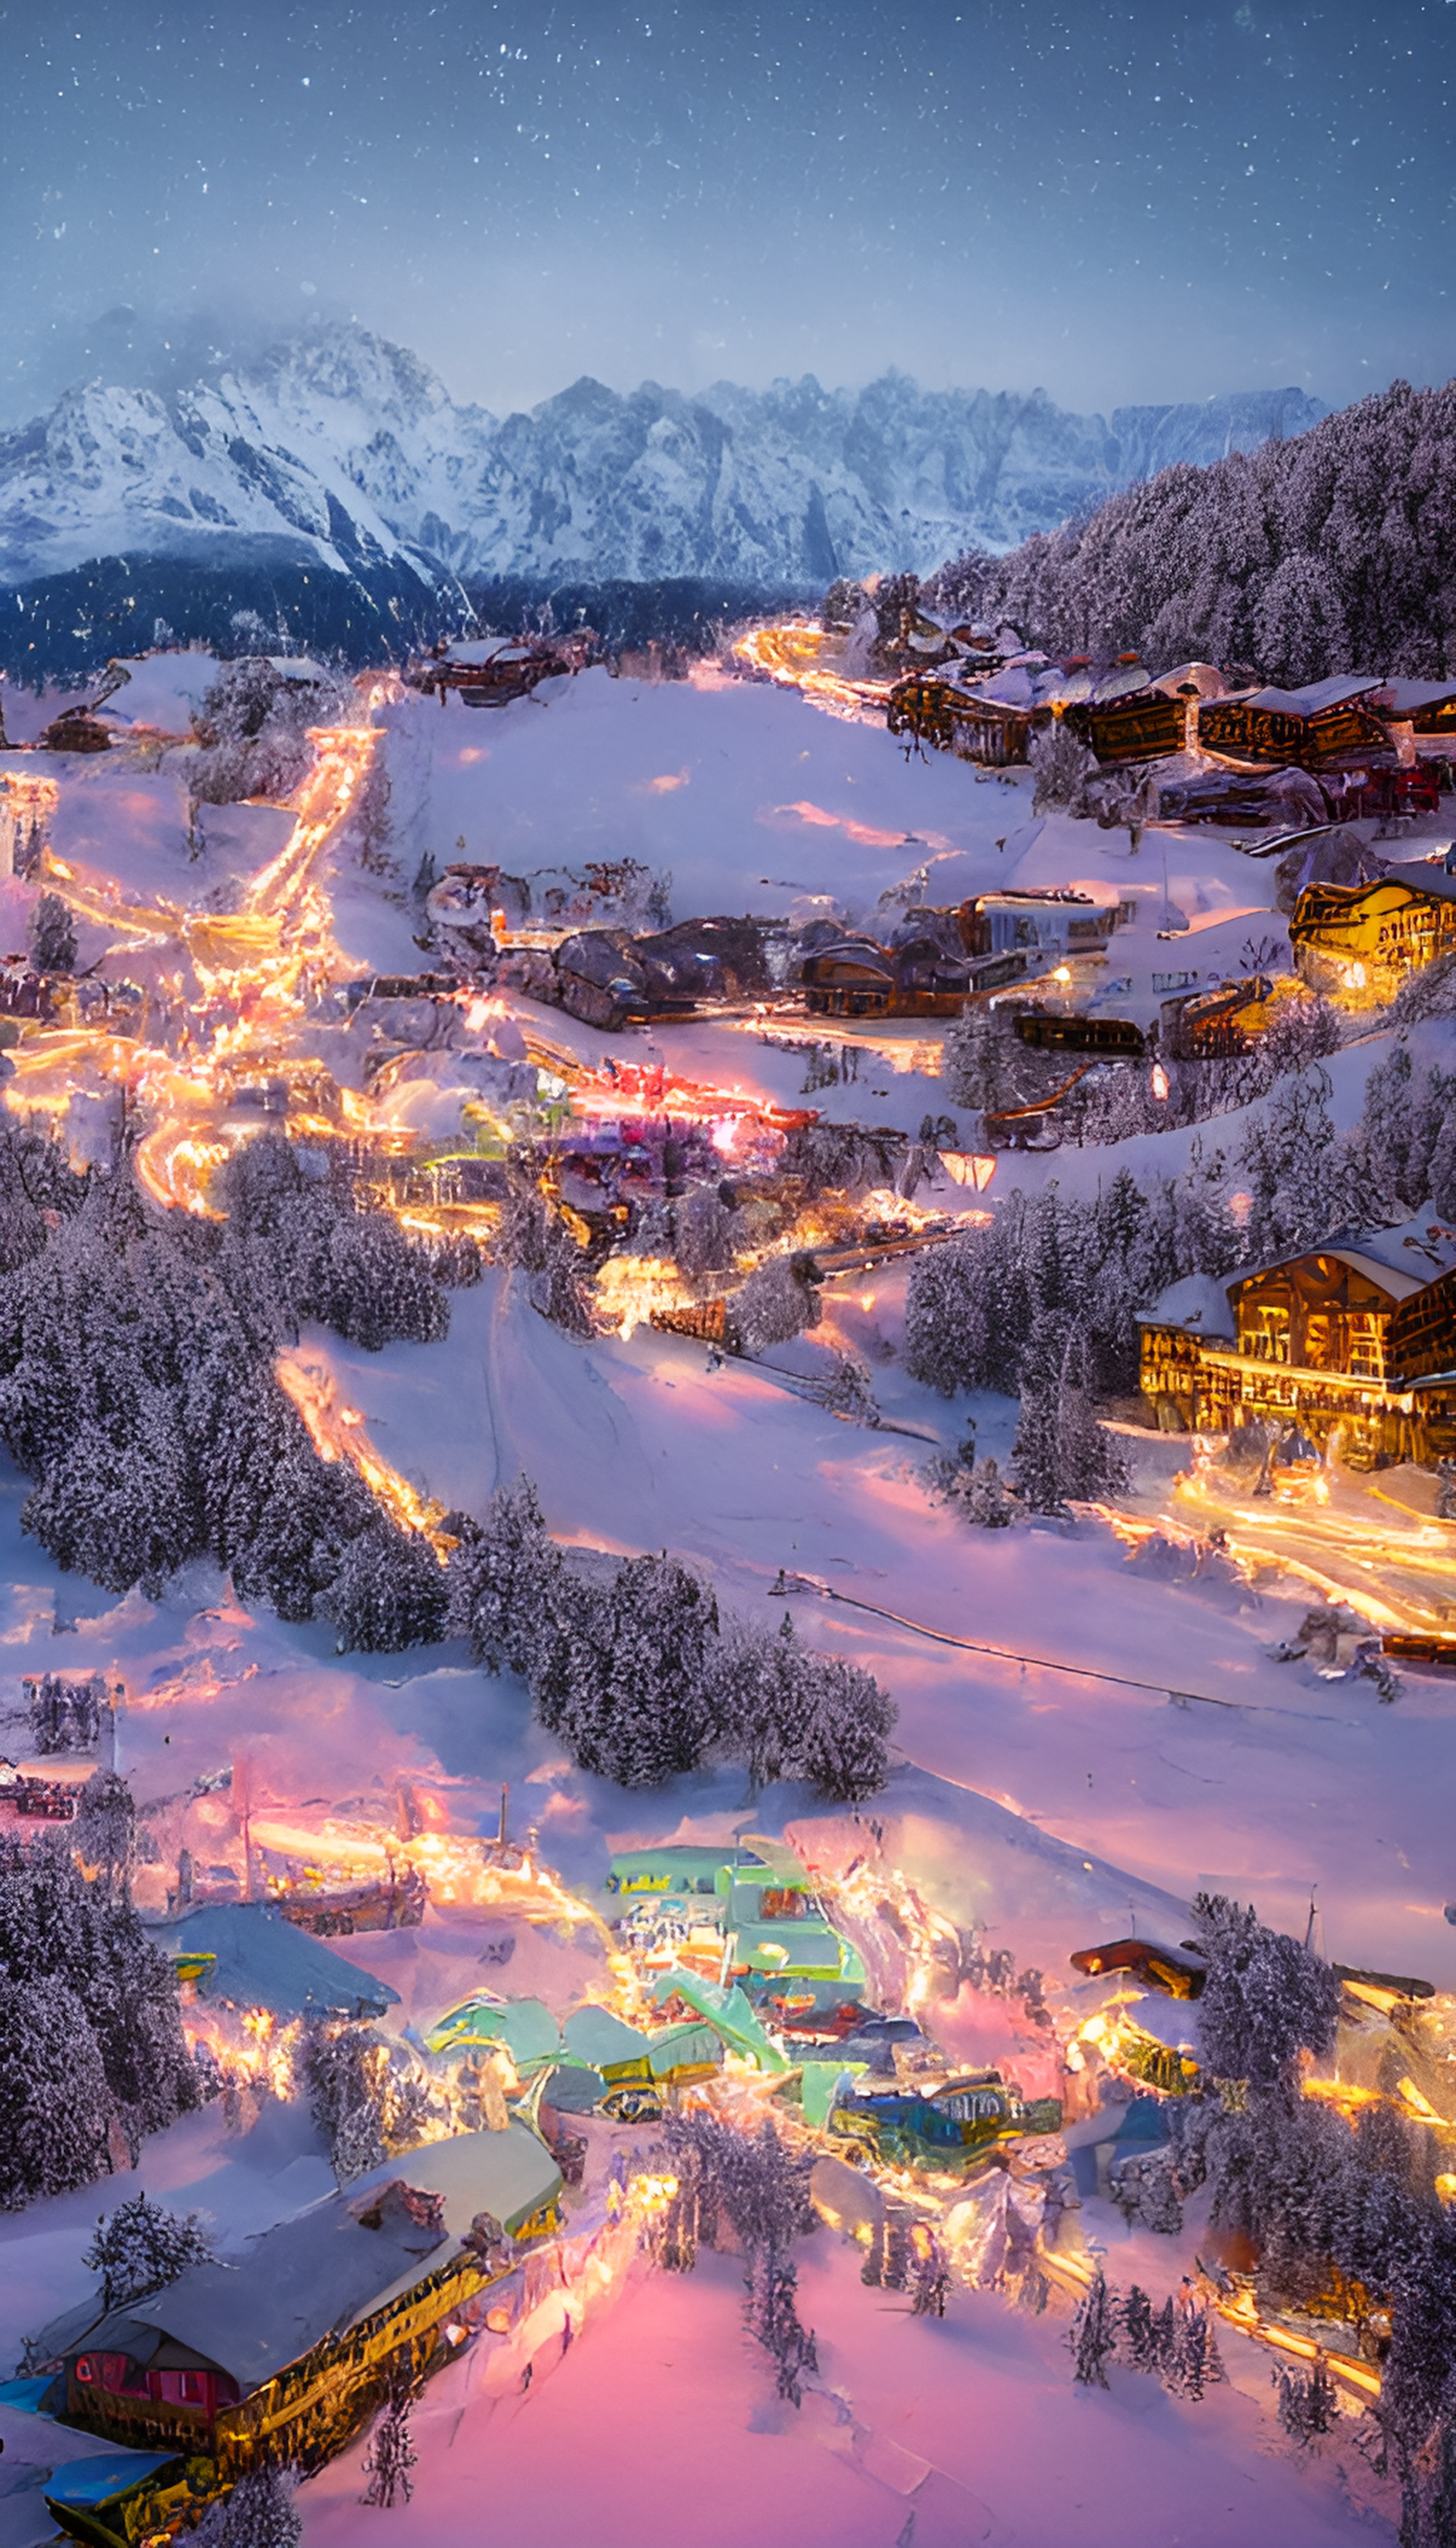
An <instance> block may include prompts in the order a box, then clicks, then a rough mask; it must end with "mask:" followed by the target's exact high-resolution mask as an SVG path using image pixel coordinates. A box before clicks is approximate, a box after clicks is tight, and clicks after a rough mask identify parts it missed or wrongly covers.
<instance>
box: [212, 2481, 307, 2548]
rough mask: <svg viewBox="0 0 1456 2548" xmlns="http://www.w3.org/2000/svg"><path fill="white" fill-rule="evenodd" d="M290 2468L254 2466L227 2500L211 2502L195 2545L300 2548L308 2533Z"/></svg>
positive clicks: (226, 2547)
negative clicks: (298, 2507)
mask: <svg viewBox="0 0 1456 2548" xmlns="http://www.w3.org/2000/svg"><path fill="white" fill-rule="evenodd" d="M294 2488H295V2481H294V2478H293V2476H292V2474H291V2472H290V2471H288V2470H287V2469H276V2468H259V2469H250V2470H249V2471H248V2474H247V2476H246V2477H240V2478H239V2479H238V2481H237V2484H236V2485H235V2486H234V2487H233V2489H232V2490H231V2493H230V2494H229V2495H228V2496H227V2498H226V2500H225V2501H223V2502H221V2503H211V2504H209V2506H208V2508H207V2511H206V2512H205V2513H204V2515H203V2517H202V2520H201V2521H200V2522H199V2523H198V2526H197V2528H196V2530H195V2531H193V2532H192V2534H191V2539H192V2548H298V2543H299V2541H300V2540H301V2539H302V2537H303V2535H304V2524H303V2519H302V2516H301V2514H300V2513H299V2511H298V2509H297V2506H296V2505H295V2503H294Z"/></svg>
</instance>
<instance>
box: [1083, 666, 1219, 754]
mask: <svg viewBox="0 0 1456 2548" xmlns="http://www.w3.org/2000/svg"><path fill="white" fill-rule="evenodd" d="M1224 686H1225V685H1224V677H1223V675H1222V673H1220V672H1219V671H1217V670H1216V668H1215V667H1214V666H1213V665H1212V664H1180V665H1178V667H1177V668H1176V670H1175V671H1173V672H1171V673H1162V674H1160V675H1159V676H1158V678H1157V680H1156V681H1154V682H1149V683H1145V685H1144V686H1143V687H1142V688H1140V689H1136V690H1128V691H1126V692H1124V693H1123V694H1122V695H1121V696H1119V697H1117V698H1111V699H1092V700H1088V701H1085V702H1081V703H1074V704H1073V705H1071V706H1069V707H1067V708H1066V709H1065V710H1064V711H1063V722H1064V724H1065V725H1066V726H1067V727H1068V728H1069V729H1070V731H1071V732H1072V733H1073V734H1075V735H1076V736H1077V738H1078V739H1079V741H1081V742H1083V743H1086V744H1088V745H1090V747H1091V749H1092V751H1093V752H1094V753H1095V754H1096V756H1097V759H1098V760H1099V762H1100V763H1101V764H1102V765H1103V767H1104V769H1108V768H1116V767H1118V766H1119V765H1120V764H1122V763H1125V762H1132V761H1162V760H1165V759H1167V758H1168V757H1169V756H1170V755H1171V754H1173V753H1176V752H1182V751H1184V750H1185V749H1186V748H1187V746H1188V745H1190V744H1192V743H1193V742H1195V741H1196V739H1197V733H1198V717H1199V712H1200V705H1201V702H1202V701H1204V700H1206V699H1211V698H1218V697H1219V696H1221V695H1222V693H1223V690H1224Z"/></svg>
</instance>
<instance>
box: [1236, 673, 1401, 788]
mask: <svg viewBox="0 0 1456 2548" xmlns="http://www.w3.org/2000/svg"><path fill="white" fill-rule="evenodd" d="M1381 689H1382V684H1381V683H1380V681H1379V680H1378V679H1377V678H1376V677H1375V676H1374V675H1370V674H1356V675H1351V674H1346V673H1340V674H1335V675H1333V676H1332V677H1331V679H1330V680H1328V681H1325V682H1313V683H1310V684H1309V685H1308V687H1307V688H1305V689H1301V690H1281V689H1274V688H1266V689H1259V690H1244V691H1240V692H1237V693H1236V694H1235V695H1234V696H1232V697H1231V698H1224V699H1209V700H1207V701H1206V702H1204V703H1202V704H1201V705H1200V707H1199V709H1198V746H1199V750H1200V751H1201V752H1214V753H1219V754H1221V755H1223V756H1225V757H1227V758H1228V759H1229V760H1233V761H1256V762H1267V763H1269V764H1270V765H1271V766H1272V767H1275V768H1283V767H1285V766H1286V765H1289V764H1293V765H1294V767H1295V768H1297V769H1300V770H1311V771H1315V770H1335V769H1338V768H1340V767H1341V766H1342V765H1343V764H1344V763H1345V762H1346V761H1348V760H1349V759H1350V758H1351V757H1353V758H1355V759H1361V758H1366V757H1368V756H1369V755H1370V754H1371V753H1382V752H1388V751H1389V750H1390V748H1391V742H1390V734H1389V731H1388V729H1387V727H1386V726H1385V725H1384V723H1383V722H1382V720H1381V717H1380V715H1379V714H1378V713H1377V708H1376V704H1375V702H1376V696H1377V694H1378V693H1379V692H1380V691H1381Z"/></svg>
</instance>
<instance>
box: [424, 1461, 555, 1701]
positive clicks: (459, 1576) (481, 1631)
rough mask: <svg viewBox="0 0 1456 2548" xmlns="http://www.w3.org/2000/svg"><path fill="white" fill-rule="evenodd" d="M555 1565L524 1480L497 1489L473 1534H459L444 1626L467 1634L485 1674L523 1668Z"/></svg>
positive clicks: (549, 1596)
mask: <svg viewBox="0 0 1456 2548" xmlns="http://www.w3.org/2000/svg"><path fill="white" fill-rule="evenodd" d="M560 1569H561V1559H560V1556H559V1554H558V1551H557V1549H556V1546H555V1543H554V1541H552V1540H551V1539H550V1538H549V1537H548V1536H547V1531H546V1524H545V1522H544V1520H543V1519H542V1515H541V1506H540V1502H539V1500H538V1498H537V1495H536V1490H535V1488H534V1487H533V1485H532V1484H531V1481H530V1479H529V1478H526V1477H521V1478H518V1479H517V1480H516V1483H515V1485H514V1486H513V1487H498V1489H497V1490H496V1493H495V1494H494V1495H493V1497H492V1498H491V1501H490V1503H489V1504H488V1505H487V1507H486V1512H485V1518H484V1520H483V1521H482V1523H481V1525H480V1527H479V1529H478V1531H475V1532H472V1533H470V1534H468V1535H467V1536H465V1537H463V1538H462V1540H461V1543H460V1546H459V1547H458V1549H456V1551H455V1553H454V1555H453V1556H452V1558H451V1560H450V1569H449V1590H450V1626H451V1627H452V1629H453V1630H454V1631H455V1633H456V1634H457V1635H463V1636H467V1637H469V1639H470V1644H471V1651H472V1653H473V1654H474V1656H475V1659H476V1661H477V1663H483V1664H484V1665H485V1666H486V1669H487V1671H488V1672H493V1673H498V1672H513V1673H519V1674H521V1675H522V1676H524V1675H525V1674H527V1673H528V1672H529V1670H530V1667H531V1660H532V1657H533V1655H534V1653H535V1649H536V1643H537V1635H538V1629H539V1625H540V1621H541V1618H542V1616H543V1614H544V1613H545V1612H547V1611H548V1610H549V1609H550V1606H551V1603H552V1601H553V1599H554V1597H555V1577H556V1576H557V1574H559V1572H560Z"/></svg>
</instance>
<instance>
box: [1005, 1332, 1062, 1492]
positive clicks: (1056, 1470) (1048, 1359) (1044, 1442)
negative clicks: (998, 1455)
mask: <svg viewBox="0 0 1456 2548" xmlns="http://www.w3.org/2000/svg"><path fill="white" fill-rule="evenodd" d="M1065 1352H1066V1323H1065V1320H1064V1319H1060V1318H1058V1317H1056V1316H1055V1315H1054V1314H1047V1312H1043V1313H1042V1314H1041V1315H1040V1316H1039V1318H1038V1319H1037V1320H1036V1322H1035V1324H1034V1326H1033V1328H1032V1333H1031V1336H1030V1338H1029V1340H1028V1344H1027V1350H1026V1356H1025V1362H1024V1367H1023V1378H1022V1389H1021V1416H1020V1420H1019V1421H1018V1424H1017V1428H1016V1447H1015V1449H1014V1451H1013V1453H1012V1477H1013V1479H1014V1481H1015V1485H1016V1491H1017V1494H1018V1495H1019V1496H1020V1498H1021V1500H1022V1502H1023V1503H1024V1504H1025V1505H1026V1507H1027V1509H1028V1511H1029V1512H1036V1513H1061V1512H1064V1511H1065V1509H1066V1488H1065V1485H1064V1483H1063V1479H1062V1467H1061V1422H1060V1411H1061V1367H1062V1362H1063V1358H1064V1356H1065Z"/></svg>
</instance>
